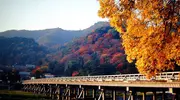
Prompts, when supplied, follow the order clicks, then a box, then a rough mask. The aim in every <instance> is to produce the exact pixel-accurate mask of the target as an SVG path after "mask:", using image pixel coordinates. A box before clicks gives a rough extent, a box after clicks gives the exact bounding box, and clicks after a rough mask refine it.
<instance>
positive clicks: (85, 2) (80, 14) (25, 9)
mask: <svg viewBox="0 0 180 100" xmlns="http://www.w3.org/2000/svg"><path fill="white" fill-rule="evenodd" d="M98 9H99V4H98V1H97V0H0V31H5V30H11V29H18V30H20V29H27V30H38V29H46V28H57V27H60V28H63V29H68V30H79V29H84V28H87V27H89V26H91V25H92V24H94V23H95V22H97V21H102V20H104V19H101V18H99V17H98V16H97V11H98Z"/></svg>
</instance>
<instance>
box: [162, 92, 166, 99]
mask: <svg viewBox="0 0 180 100" xmlns="http://www.w3.org/2000/svg"><path fill="white" fill-rule="evenodd" d="M162 100H166V97H165V91H162Z"/></svg>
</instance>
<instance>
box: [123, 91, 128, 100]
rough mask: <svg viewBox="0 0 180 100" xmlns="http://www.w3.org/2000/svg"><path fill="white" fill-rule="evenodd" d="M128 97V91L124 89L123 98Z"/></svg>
mask: <svg viewBox="0 0 180 100" xmlns="http://www.w3.org/2000/svg"><path fill="white" fill-rule="evenodd" d="M126 98H127V91H124V92H123V100H126Z"/></svg>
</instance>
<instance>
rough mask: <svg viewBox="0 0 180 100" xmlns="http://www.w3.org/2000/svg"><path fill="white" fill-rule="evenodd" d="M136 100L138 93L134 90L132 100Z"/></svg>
mask: <svg viewBox="0 0 180 100" xmlns="http://www.w3.org/2000/svg"><path fill="white" fill-rule="evenodd" d="M136 98H137V93H136V91H135V90H134V91H131V100H136Z"/></svg>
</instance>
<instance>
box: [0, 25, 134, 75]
mask: <svg viewBox="0 0 180 100" xmlns="http://www.w3.org/2000/svg"><path fill="white" fill-rule="evenodd" d="M121 42H122V41H121V39H120V36H119V33H118V32H117V31H116V30H115V29H114V28H112V27H110V26H104V27H101V28H98V29H96V30H93V31H91V32H90V33H89V34H88V35H86V36H84V37H80V38H77V39H73V40H72V41H71V42H68V43H65V44H64V45H61V44H56V45H52V46H48V47H44V46H42V45H39V44H38V43H37V42H35V40H34V39H29V38H22V37H21V38H20V37H14V38H5V37H1V38H0V45H1V48H0V53H1V55H0V65H5V66H7V65H10V66H13V65H25V64H34V65H36V66H38V67H36V68H35V69H34V70H32V74H33V73H36V71H38V72H41V73H44V72H49V73H52V74H55V75H57V76H75V75H103V74H118V73H137V70H136V68H135V65H134V63H132V64H130V63H128V62H127V61H126V55H125V54H124V48H123V47H122V45H121ZM47 67H48V69H46V68H47Z"/></svg>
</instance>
